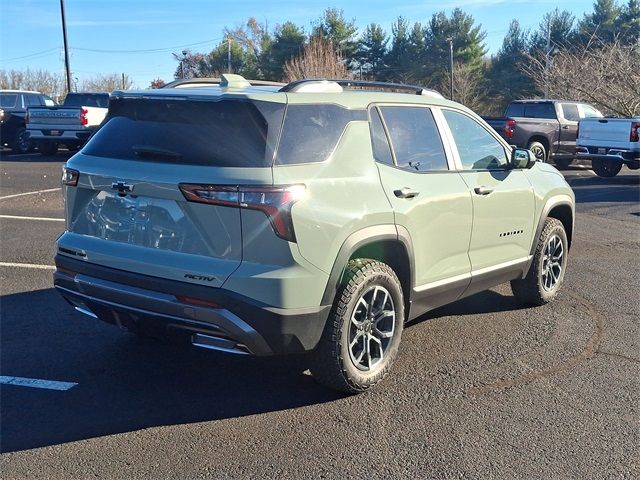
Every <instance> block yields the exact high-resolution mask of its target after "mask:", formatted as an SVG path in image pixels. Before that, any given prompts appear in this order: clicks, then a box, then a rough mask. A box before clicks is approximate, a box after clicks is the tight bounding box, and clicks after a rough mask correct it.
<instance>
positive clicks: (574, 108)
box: [562, 103, 580, 122]
mask: <svg viewBox="0 0 640 480" xmlns="http://www.w3.org/2000/svg"><path fill="white" fill-rule="evenodd" d="M562 115H563V116H564V118H565V120H569V121H570V122H578V121H579V120H580V113H578V105H576V104H575V103H563V104H562Z"/></svg>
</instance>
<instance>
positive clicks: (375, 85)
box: [280, 78, 441, 96]
mask: <svg viewBox="0 0 640 480" xmlns="http://www.w3.org/2000/svg"><path fill="white" fill-rule="evenodd" d="M309 82H333V83H337V84H338V85H340V86H341V87H343V88H355V89H358V88H370V89H377V90H392V91H396V92H406V93H413V94H415V95H422V94H424V93H434V94H437V95H440V92H438V91H437V90H433V89H431V88H425V87H420V86H418V85H406V84H404V83H391V82H377V81H372V80H334V79H331V80H326V79H311V78H308V79H303V80H296V81H294V82H291V83H288V84H286V85H285V86H284V87H282V88H281V89H280V91H281V92H292V91H295V90H296V89H297V87H299V86H300V85H304V84H305V83H309ZM440 96H441V95H440Z"/></svg>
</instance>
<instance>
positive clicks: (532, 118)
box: [483, 100, 602, 167]
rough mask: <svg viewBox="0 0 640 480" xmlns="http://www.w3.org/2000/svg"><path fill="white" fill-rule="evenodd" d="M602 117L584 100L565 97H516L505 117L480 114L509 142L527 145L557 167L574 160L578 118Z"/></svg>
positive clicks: (538, 155)
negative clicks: (563, 98) (578, 100)
mask: <svg viewBox="0 0 640 480" xmlns="http://www.w3.org/2000/svg"><path fill="white" fill-rule="evenodd" d="M592 117H602V114H601V113H600V112H599V111H598V110H596V109H595V108H593V107H592V106H591V105H587V104H585V103H578V102H571V101H564V100H516V101H513V102H511V103H510V104H509V106H508V107H507V110H506V111H505V114H504V117H497V118H496V117H483V118H484V120H485V121H486V122H487V123H488V124H489V125H490V126H491V127H493V128H494V129H495V130H496V131H497V132H498V133H499V134H500V135H502V137H503V138H504V139H505V140H507V142H509V143H510V144H511V145H516V146H517V147H519V148H528V149H529V150H531V151H532V152H533V153H534V154H535V155H536V158H537V159H538V160H540V161H543V162H547V161H549V160H550V159H551V160H553V161H554V162H555V164H556V165H558V166H559V167H567V166H568V165H570V164H571V162H573V160H574V157H575V150H576V138H577V136H578V122H579V121H580V120H581V119H583V118H592Z"/></svg>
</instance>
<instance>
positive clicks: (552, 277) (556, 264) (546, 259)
mask: <svg viewBox="0 0 640 480" xmlns="http://www.w3.org/2000/svg"><path fill="white" fill-rule="evenodd" d="M563 261H564V245H563V244H562V240H561V239H560V236H558V235H552V236H551V237H550V238H549V241H548V242H547V244H546V246H545V247H544V254H543V256H542V286H543V288H544V289H545V290H547V291H551V290H553V289H554V288H555V287H556V285H557V284H558V282H559V281H560V277H561V276H562V268H563Z"/></svg>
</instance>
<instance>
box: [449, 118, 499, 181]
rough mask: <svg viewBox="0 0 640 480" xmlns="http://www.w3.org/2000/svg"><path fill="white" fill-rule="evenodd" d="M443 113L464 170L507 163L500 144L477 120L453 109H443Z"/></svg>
mask: <svg viewBox="0 0 640 480" xmlns="http://www.w3.org/2000/svg"><path fill="white" fill-rule="evenodd" d="M443 113H444V117H445V118H446V120H447V123H448V124H449V129H450V130H451V134H452V135H453V139H454V141H455V143H456V147H457V148H458V154H459V155H460V161H461V162H462V168H463V169H464V170H487V169H488V170H491V169H499V168H504V167H505V166H506V165H507V162H508V159H507V154H506V152H505V149H504V147H503V146H502V144H501V143H500V142H499V141H498V140H496V138H495V137H494V136H493V135H491V134H490V133H489V132H487V131H486V130H485V129H484V127H482V126H481V125H480V124H479V123H478V122H476V121H475V120H474V119H473V118H471V117H468V116H466V115H464V114H462V113H459V112H454V111H453V110H443Z"/></svg>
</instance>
